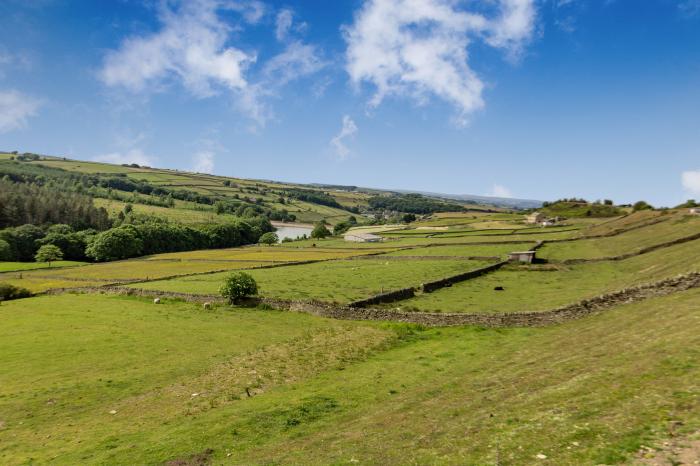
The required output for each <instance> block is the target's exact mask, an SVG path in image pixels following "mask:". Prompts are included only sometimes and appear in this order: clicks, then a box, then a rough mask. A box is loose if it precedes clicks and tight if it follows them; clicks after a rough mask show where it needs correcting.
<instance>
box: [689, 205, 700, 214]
mask: <svg viewBox="0 0 700 466" xmlns="http://www.w3.org/2000/svg"><path fill="white" fill-rule="evenodd" d="M690 214H691V215H700V207H693V208H692V209H690Z"/></svg>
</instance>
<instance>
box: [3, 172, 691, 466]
mask: <svg viewBox="0 0 700 466" xmlns="http://www.w3.org/2000/svg"><path fill="white" fill-rule="evenodd" d="M0 170H4V173H5V175H7V178H6V179H4V181H2V183H6V184H7V183H10V184H12V183H15V185H13V186H14V187H15V188H16V187H17V186H22V187H25V186H32V188H31V189H37V190H39V191H37V192H40V193H42V195H45V199H46V201H45V202H47V203H49V202H58V200H56V201H53V200H51V198H50V197H49V196H47V193H51V192H53V191H52V190H57V187H64V188H62V189H63V190H64V191H65V192H66V193H69V195H70V196H77V197H76V199H81V200H82V201H81V202H83V201H84V202H88V201H90V202H92V203H93V204H94V205H93V207H91V208H97V209H100V208H105V210H106V212H108V213H109V218H110V220H114V219H115V218H116V219H117V221H119V219H120V214H121V216H122V217H124V218H125V219H129V218H131V219H133V220H134V222H133V223H126V224H122V225H120V226H116V227H115V226H113V227H112V228H109V229H107V230H104V231H102V232H95V231H93V232H92V233H89V232H88V233H85V232H84V231H73V230H71V228H70V227H69V226H68V225H60V224H58V225H56V224H54V225H51V226H48V227H47V226H46V225H43V226H42V227H41V228H40V227H38V226H35V225H24V226H20V227H12V228H7V229H5V230H2V231H1V232H0V234H2V235H5V236H0V237H6V238H11V239H12V240H13V247H19V248H24V249H27V250H29V252H31V251H32V248H36V246H37V245H38V244H39V243H46V242H53V243H52V244H54V243H55V244H62V245H64V247H65V248H66V251H68V250H69V249H68V246H71V245H74V243H73V242H72V241H78V242H80V241H82V243H81V244H82V245H83V247H85V246H87V247H88V248H92V249H95V246H94V245H95V243H99V242H100V241H103V242H106V241H107V239H108V238H109V237H110V235H113V234H115V233H114V232H115V231H119V232H121V233H120V234H129V235H133V236H132V240H129V241H127V242H124V243H118V245H119V247H118V248H116V249H117V250H118V249H119V248H123V249H128V248H131V247H132V246H133V242H134V241H141V242H142V244H141V246H142V249H141V250H140V251H139V252H138V254H136V257H131V256H124V257H130V258H127V259H126V260H107V261H105V262H100V263H90V262H89V260H91V259H89V258H88V259H85V260H73V261H71V260H63V261H56V262H54V263H53V264H51V267H49V266H48V265H46V264H43V263H37V262H27V261H24V262H16V261H12V262H11V261H4V262H0V291H2V290H7V289H10V288H11V287H16V288H13V289H21V290H26V291H25V294H33V295H34V296H31V297H20V296H10V298H20V299H12V300H8V301H7V302H3V303H2V304H1V305H0V367H3V369H4V371H3V372H2V374H1V375H0V377H1V378H2V379H0V382H1V383H0V463H2V464H8V465H14V464H25V463H31V462H34V463H51V464H78V463H80V464H171V465H174V464H205V465H206V464H344V463H356V462H361V463H364V464H397V465H398V464H406V463H416V464H496V463H498V464H557V465H579V464H609V465H612V464H625V463H626V462H630V461H632V460H633V459H634V458H638V457H641V456H644V455H646V456H649V455H650V454H652V453H650V452H654V451H655V450H654V447H656V446H663V443H664V442H667V441H668V439H669V438H671V437H673V438H676V439H678V438H684V436H690V435H692V434H693V433H694V432H696V431H697V430H698V429H700V410H699V409H698V406H699V405H698V393H697V383H696V381H697V380H698V378H700V365H698V364H697V360H698V356H700V354H698V350H697V348H698V347H700V340H699V339H698V338H699V337H698V335H700V320H699V319H698V316H700V307H699V305H698V303H700V299H699V298H700V294H699V293H700V275H698V273H700V247H699V246H700V216H698V215H692V214H691V213H690V211H689V210H688V209H676V210H664V211H654V210H644V211H639V212H634V213H626V212H624V211H620V212H615V213H616V214H617V215H615V216H613V217H595V216H591V215H584V216H581V217H578V216H576V215H573V216H571V217H570V218H568V219H567V220H566V221H565V222H562V223H559V224H557V225H555V226H550V227H546V228H545V227H542V226H533V225H530V224H527V223H525V215H524V214H519V213H513V212H506V211H496V212H486V211H474V210H471V209H469V208H467V207H466V206H460V209H459V210H457V211H450V212H441V211H439V210H442V209H443V207H444V206H446V205H449V203H446V202H444V201H439V200H427V198H414V197H411V196H408V197H406V196H399V197H391V194H386V193H377V192H372V193H362V192H356V191H352V190H346V189H345V188H346V187H337V189H338V191H336V190H334V189H336V188H331V187H328V186H323V187H316V188H311V187H307V186H300V185H288V184H279V183H273V182H256V181H250V180H240V179H229V178H221V177H215V176H211V175H201V174H192V173H182V172H175V171H168V170H159V169H152V168H144V167H131V166H130V167H120V166H114V165H103V164H94V163H91V162H77V161H63V160H53V159H52V160H38V161H22V162H18V161H9V160H6V161H2V162H0ZM13 180H14V181H13ZM28 181H33V182H28ZM78 186H83V187H82V188H78ZM117 186H123V187H124V188H129V189H132V190H129V189H119V188H118V187H117ZM6 189H7V190H8V191H7V192H11V193H14V195H17V196H22V195H24V194H22V192H20V191H12V189H14V188H12V187H9V188H6ZM22 189H24V188H22ZM149 189H150V191H149V192H145V191H148V190H149ZM3 192H5V191H3ZM198 196H199V197H198ZM236 196H238V197H236ZM254 196H259V197H260V199H262V200H261V201H257V200H252V197H254ZM378 196H379V197H386V198H388V199H391V201H390V202H392V203H406V202H409V203H410V204H409V205H408V206H407V207H400V208H401V209H407V208H420V209H427V210H428V211H433V210H438V211H437V212H432V213H425V214H420V215H418V216H416V219H415V221H411V222H409V223H396V224H395V223H386V224H382V225H372V226H366V225H365V226H353V227H352V228H354V229H355V231H360V232H372V233H373V234H375V235H379V236H380V238H381V241H380V242H367V243H364V242H349V241H345V240H344V239H343V237H342V236H341V235H336V236H330V237H326V238H313V239H300V240H296V241H291V242H285V243H281V244H274V245H253V244H251V243H254V242H256V241H255V240H256V239H257V238H258V236H259V234H260V232H261V228H264V227H266V224H265V222H268V224H269V217H267V216H265V212H273V209H277V208H280V209H281V207H282V206H285V207H288V208H290V209H293V208H297V209H301V208H302V206H308V208H309V209H310V210H308V211H303V212H304V215H308V216H318V217H317V218H320V216H322V215H324V213H327V214H331V213H333V212H338V217H334V218H336V219H337V220H338V219H344V218H349V216H350V215H352V214H353V213H354V212H351V211H350V210H348V209H351V208H353V207H357V208H358V209H359V210H360V211H361V212H362V209H367V208H369V207H370V205H371V203H372V202H375V203H376V201H371V199H373V198H376V197H378ZM59 197H60V196H59ZM245 197H247V198H248V200H245V199H244V198H245ZM280 197H282V198H284V204H282V203H281V202H278V201H279V198H280ZM302 198H303V200H302ZM57 199H58V197H57ZM256 199H257V198H256ZM59 200H60V199H59ZM161 200H165V202H166V203H167V204H168V205H167V206H163V205H158V204H157V202H160V201H161ZM171 200H172V202H170V201H171ZM234 200H235V201H238V202H240V204H239V207H243V210H245V209H248V208H249V207H250V208H252V207H253V206H258V207H259V208H260V209H261V210H262V212H260V211H258V213H260V214H261V215H260V216H257V217H245V215H243V217H239V212H238V210H237V209H238V208H236V209H233V210H231V211H225V212H220V213H217V212H216V206H217V203H220V202H221V203H226V202H233V201H234ZM251 200H252V202H251ZM210 201H213V202H210ZM312 201H314V202H312ZM334 202H335V203H337V204H338V205H340V206H341V207H340V208H338V207H336V206H333V205H327V204H333V203H334ZM353 202H354V203H355V204H352V203H353ZM382 202H384V199H382ZM86 205H87V204H86ZM127 206H130V209H131V211H130V212H127V213H126V214H125V212H126V211H127V210H128V209H127ZM40 207H41V206H34V207H32V208H27V212H31V213H32V215H34V216H40V215H44V213H42V209H41V208H40ZM380 208H381V210H382V211H385V210H394V209H396V206H395V205H392V206H390V207H387V205H382V206H381V207H380ZM265 209H269V211H266V210H265ZM326 209H328V210H326ZM576 209H577V210H581V209H579V208H578V207H576ZM44 210H45V209H44ZM494 210H495V209H494ZM65 212H66V214H65V215H71V216H73V213H71V212H73V211H72V210H66V211H65ZM288 212H290V213H291V212H292V211H291V210H289V211H288ZM294 212H302V211H301V210H296V211H294ZM341 212H342V215H341ZM606 212H607V213H610V211H606ZM241 213H243V212H241ZM139 215H143V216H145V218H150V220H147V221H146V220H144V221H141V220H139V218H140V217H139ZM300 215H301V213H300ZM359 215H361V214H359ZM153 216H155V217H156V218H158V217H163V218H167V219H168V222H161V221H158V220H154V219H153V218H152V217H153ZM346 216H347V217H346ZM47 218H48V217H47ZM309 218H310V217H309ZM328 218H329V219H330V218H331V217H330V216H329V217H328ZM10 220H12V217H10ZM73 220H75V221H77V219H73ZM256 222H257V223H256ZM42 228H43V229H42ZM8 232H9V233H8ZM110 232H111V233H110ZM7 235H9V236H7ZM32 235H36V236H32ZM32 238H36V239H32ZM47 238H48V239H47ZM97 238H100V240H99V241H98V239H97ZM59 240H60V241H63V242H60V241H59ZM69 240H70V241H69ZM187 241H194V242H195V243H194V244H193V245H191V244H180V242H187ZM230 241H237V242H236V243H234V244H233V245H231V244H230V243H229V242H230ZM198 245H199V246H198ZM181 246H182V247H181ZM231 246H236V247H231ZM24 249H23V250H24ZM527 250H536V254H537V256H538V258H537V260H536V261H535V262H534V263H532V264H528V263H512V262H510V263H506V262H505V259H506V258H507V256H508V254H509V253H511V252H514V251H527ZM25 255H27V256H31V255H30V254H28V253H27V254H25ZM65 258H66V259H68V257H65ZM30 259H31V257H30ZM111 259H113V258H111ZM232 272H236V273H238V272H245V273H247V274H248V275H250V276H251V277H252V278H253V279H254V280H255V282H256V283H257V286H258V292H257V296H256V297H254V298H250V299H248V300H244V301H242V302H241V303H240V304H238V305H236V306H233V305H230V304H228V303H227V302H226V301H224V300H223V299H222V297H221V296H220V294H219V290H220V288H221V285H222V283H223V282H224V280H225V279H226V278H227V277H228V276H229V274H231V273H232ZM154 299H155V301H154ZM204 303H207V304H206V305H204ZM292 311H293V312H292ZM134 348H138V351H134ZM47 361H50V364H47ZM300 445H303V448H300Z"/></svg>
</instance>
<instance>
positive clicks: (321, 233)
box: [311, 223, 331, 239]
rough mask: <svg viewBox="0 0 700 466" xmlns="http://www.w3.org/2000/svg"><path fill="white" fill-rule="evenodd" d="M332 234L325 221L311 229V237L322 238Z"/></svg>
mask: <svg viewBox="0 0 700 466" xmlns="http://www.w3.org/2000/svg"><path fill="white" fill-rule="evenodd" d="M330 235H331V232H330V231H328V228H326V225H324V224H323V223H318V224H316V226H315V227H314V229H313V230H311V237H312V238H314V239H321V238H325V237H327V236H330Z"/></svg>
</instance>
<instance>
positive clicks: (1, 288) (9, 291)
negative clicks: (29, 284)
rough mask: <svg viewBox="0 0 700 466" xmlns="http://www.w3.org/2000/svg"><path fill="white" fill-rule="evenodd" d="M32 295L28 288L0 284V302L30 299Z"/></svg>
mask: <svg viewBox="0 0 700 466" xmlns="http://www.w3.org/2000/svg"><path fill="white" fill-rule="evenodd" d="M31 295H32V293H31V292H30V291H29V290H28V289H26V288H20V287H19V286H14V285H10V284H9V283H0V301H9V300H11V299H19V298H28V297H30V296H31Z"/></svg>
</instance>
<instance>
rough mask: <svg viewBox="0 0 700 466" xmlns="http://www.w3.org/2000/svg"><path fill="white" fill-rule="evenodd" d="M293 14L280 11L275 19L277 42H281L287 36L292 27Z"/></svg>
mask: <svg viewBox="0 0 700 466" xmlns="http://www.w3.org/2000/svg"><path fill="white" fill-rule="evenodd" d="M292 20H293V13H292V10H287V9H284V10H280V11H279V13H277V18H276V19H275V37H276V38H277V40H279V41H283V40H284V39H286V38H287V34H289V29H290V28H291V27H292Z"/></svg>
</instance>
